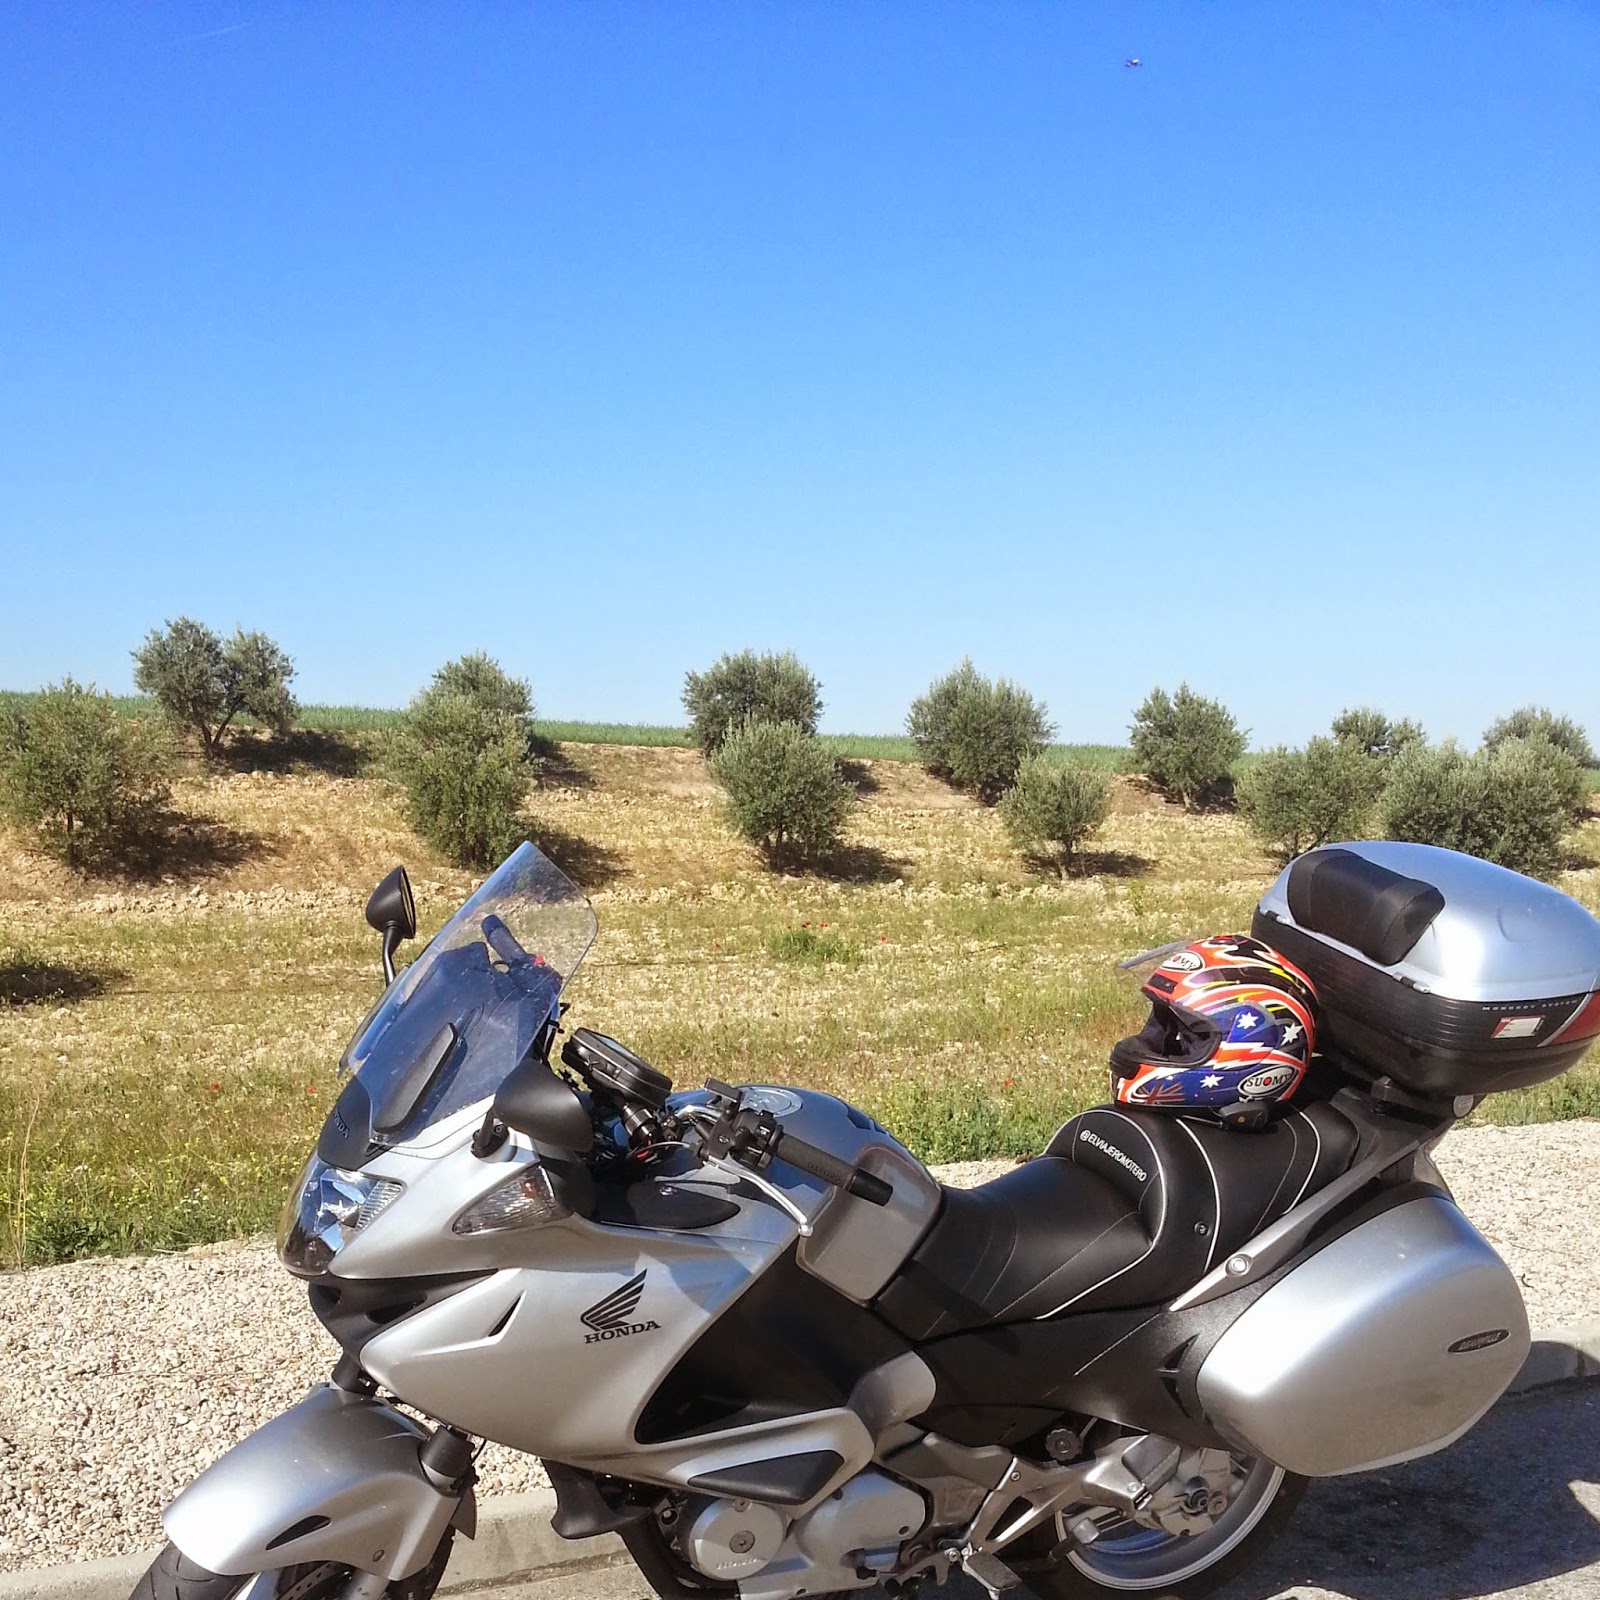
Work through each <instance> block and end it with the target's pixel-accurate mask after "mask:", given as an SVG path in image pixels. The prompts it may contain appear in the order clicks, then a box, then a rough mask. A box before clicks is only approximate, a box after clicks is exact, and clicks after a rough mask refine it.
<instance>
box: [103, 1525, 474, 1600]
mask: <svg viewBox="0 0 1600 1600" xmlns="http://www.w3.org/2000/svg"><path fill="white" fill-rule="evenodd" d="M454 1537H455V1530H454V1529H447V1530H446V1532H445V1536H444V1538H443V1539H441V1540H440V1541H439V1548H438V1549H437V1550H436V1551H435V1552H434V1556H433V1559H432V1560H431V1561H430V1562H429V1563H428V1564H427V1566H425V1567H424V1568H423V1569H422V1571H421V1572H417V1573H413V1574H412V1576H411V1577H409V1578H403V1579H401V1580H400V1581H399V1582H397V1583H391V1584H390V1585H389V1586H388V1588H387V1589H386V1590H385V1591H384V1600H431V1597H432V1595H433V1591H434V1590H435V1589H437V1588H438V1587H439V1580H440V1579H441V1578H442V1577H443V1576H444V1569H445V1564H446V1563H447V1562H448V1561H449V1559H450V1546H451V1543H452V1541H453V1539H454ZM353 1576H354V1573H353V1572H352V1570H351V1569H350V1568H349V1567H345V1566H340V1565H339V1563H338V1562H335V1561H308V1562H305V1563H303V1564H302V1565H300V1566H297V1567H279V1568H278V1569H277V1570H276V1571H274V1572H254V1573H245V1574H244V1576H243V1577H239V1576H232V1577H230V1576H228V1575H227V1574H225V1573H221V1572H209V1571H207V1569H206V1568H204V1567H202V1566H200V1565H199V1564H198V1563H197V1562H193V1561H191V1560H190V1559H189V1558H188V1556H186V1555H185V1554H184V1553H183V1552H182V1551H181V1550H180V1549H179V1548H178V1547H177V1545H175V1544H169V1545H168V1546H167V1547H166V1549H164V1550H163V1551H162V1552H161V1554H160V1555H158V1556H157V1557H156V1558H155V1560H154V1561H153V1562H152V1563H151V1565H150V1569H149V1571H148V1572H146V1573H145V1575H144V1576H143V1577H142V1578H140V1580H139V1582H138V1583H137V1584H136V1585H135V1586H134V1591H133V1594H132V1596H131V1600H246V1597H247V1593H248V1600H339V1597H340V1596H341V1595H342V1594H343V1593H344V1591H345V1589H346V1588H347V1587H348V1585H349V1583H350V1580H351V1578H352V1577H353Z"/></svg>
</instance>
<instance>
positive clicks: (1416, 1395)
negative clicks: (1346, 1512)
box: [1197, 1193, 1528, 1477]
mask: <svg viewBox="0 0 1600 1600" xmlns="http://www.w3.org/2000/svg"><path fill="white" fill-rule="evenodd" d="M1527 1353H1528V1318H1527V1313H1526V1311H1525V1310H1524V1308H1523V1304H1522V1297H1521V1295H1520V1294H1519V1293H1518V1291H1517V1285H1516V1280H1515V1279H1514V1278H1513V1277H1512V1275H1511V1272H1510V1269H1509V1268H1508V1267H1507V1266H1506V1264H1505V1263H1504V1262H1503V1261H1502V1260H1501V1259H1500V1257H1499V1256H1497V1255H1496V1254H1495V1252H1494V1251H1493V1249H1491V1248H1490V1246H1489V1244H1488V1243H1487V1241H1486V1240H1485V1239H1484V1238H1483V1236H1482V1235H1481V1234H1480V1233H1478V1231H1477V1230H1476V1229H1475V1228H1474V1227H1473V1226H1472V1224H1471V1223H1470V1222H1468V1221H1467V1219H1466V1218H1465V1217H1464V1216H1462V1214H1461V1213H1460V1211H1458V1210H1457V1209H1456V1207H1455V1206H1454V1205H1453V1204H1451V1202H1450V1201H1449V1200H1448V1199H1446V1198H1445V1197H1444V1196H1443V1195H1441V1194H1436V1193H1435V1194H1427V1195H1421V1196H1418V1197H1416V1198H1413V1199H1411V1200H1407V1201H1404V1202H1403V1203H1401V1204H1400V1205H1397V1206H1394V1207H1392V1208H1391V1209H1389V1210H1387V1211H1384V1212H1382V1213H1381V1214H1379V1215H1378V1216H1375V1217H1372V1218H1369V1219H1368V1220H1367V1221H1366V1222H1363V1223H1361V1224H1360V1225H1359V1226H1357V1227H1355V1228H1353V1229H1351V1231H1350V1232H1348V1233H1346V1234H1343V1235H1342V1236H1340V1237H1339V1238H1337V1239H1335V1240H1333V1241H1332V1242H1331V1243H1330V1244H1328V1245H1327V1246H1326V1247H1325V1248H1323V1249H1322V1250H1319V1251H1318V1252H1317V1253H1316V1254H1315V1255H1313V1256H1310V1257H1309V1258H1307V1259H1306V1260H1304V1261H1302V1262H1301V1263H1300V1264H1299V1265H1298V1266H1296V1267H1295V1268H1294V1269H1293V1270H1292V1271H1290V1272H1289V1273H1288V1274H1287V1276H1285V1277H1284V1278H1282V1279H1281V1280H1280V1281H1279V1282H1277V1283H1276V1284H1274V1285H1273V1286H1272V1287H1271V1288H1270V1289H1268V1290H1267V1292H1266V1293H1265V1294H1263V1295H1262V1296H1261V1298H1260V1299H1259V1300H1257V1301H1256V1302H1255V1303H1254V1304H1253V1305H1252V1306H1251V1307H1250V1308H1249V1309H1248V1310H1247V1311H1245V1312H1244V1313H1243V1315H1241V1316H1240V1317H1239V1319H1238V1320H1237V1321H1236V1322H1235V1323H1233V1325H1232V1326H1231V1327H1230V1328H1229V1329H1228V1330H1227V1332H1226V1333H1224V1334H1223V1335H1222V1337H1221V1338H1220V1339H1218V1340H1217V1342H1216V1344H1215V1345H1214V1346H1213V1347H1212V1349H1211V1351H1210V1353H1209V1354H1208V1355H1207V1357H1206V1359H1205V1361H1204V1363H1203V1364H1202V1366H1201V1368H1200V1372H1199V1376H1198V1382H1197V1387H1198V1393H1199V1399H1200V1402H1201V1405H1202V1406H1203V1408H1204V1410H1205V1413H1206V1416H1207V1417H1208V1418H1209V1419H1210V1421H1211V1422H1212V1424H1213V1425H1214V1426H1215V1427H1216V1428H1217V1429H1218V1431H1219V1432H1220V1433H1222V1434H1223V1435H1224V1436H1225V1437H1227V1438H1229V1439H1231V1440H1233V1441H1234V1442H1235V1443H1237V1444H1238V1445H1239V1446H1240V1447H1241V1448H1243V1449H1245V1450H1247V1451H1248V1452H1249V1453H1250V1454H1252V1455H1262V1456H1266V1457H1267V1458H1268V1459H1269V1460H1271V1461H1275V1462H1277V1463H1278V1464H1279V1465H1280V1466H1283V1467H1287V1468H1288V1469H1289V1471H1291V1472H1298V1473H1303V1474H1305V1475H1306V1476H1308V1477H1334V1476H1338V1475H1339V1474H1342V1473H1347V1472H1363V1471H1367V1470H1369V1469H1371V1468H1374V1467H1382V1466H1388V1465H1391V1464H1392V1463H1395V1462H1400V1461H1409V1460H1411V1459H1413V1458H1414V1457H1416V1456H1422V1455H1427V1454H1429V1453H1430V1452H1432V1451H1435V1450H1440V1449H1443V1448H1444V1447H1445V1446H1446V1445H1448V1444H1451V1443H1452V1442H1453V1441H1454V1440H1456V1439H1458V1438H1459V1437H1460V1436H1461V1435H1462V1434H1463V1433H1465V1432H1466V1431H1467V1429H1468V1428H1470V1427H1471V1426H1472V1425H1473V1423H1475V1422H1476V1421H1477V1420H1478V1418H1479V1417H1481V1416H1482V1415H1483V1413H1484V1412H1485V1411H1487V1410H1488V1409H1489V1407H1490V1406H1491V1405H1493V1404H1494V1402H1495V1401H1496V1400H1497V1399H1499V1397H1500V1396H1501V1394H1503V1393H1504V1391H1505V1388H1506V1385H1507V1384H1509V1383H1510V1382H1511V1380H1512V1378H1513V1377H1515V1376H1516V1373H1517V1371H1518V1369H1519V1368H1520V1367H1521V1365H1522V1362H1523V1359H1524V1357H1525V1356H1526V1355H1527Z"/></svg>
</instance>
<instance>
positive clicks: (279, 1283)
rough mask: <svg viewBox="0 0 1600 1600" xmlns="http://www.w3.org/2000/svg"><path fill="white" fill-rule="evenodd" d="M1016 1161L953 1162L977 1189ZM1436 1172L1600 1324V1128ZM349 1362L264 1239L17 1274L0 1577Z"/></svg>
mask: <svg viewBox="0 0 1600 1600" xmlns="http://www.w3.org/2000/svg"><path fill="white" fill-rule="evenodd" d="M1006 1165H1008V1163H994V1162H967V1163H962V1164H960V1165H958V1166H955V1167H949V1168H942V1169H939V1170H940V1174H941V1176H942V1177H943V1178H944V1179H945V1181H946V1182H950V1183H956V1184H963V1185H966V1184H972V1183H977V1182H981V1181H983V1179H984V1178H986V1177H989V1176H992V1175H994V1174H995V1173H997V1172H1000V1171H1003V1170H1005V1167H1006ZM1439 1166H1440V1168H1441V1170H1442V1171H1443V1173H1444V1175H1445V1178H1446V1179H1447V1181H1448V1182H1449V1183H1450V1185H1451V1187H1452V1188H1453V1189H1454V1191H1455V1193H1456V1197H1457V1199H1458V1200H1459V1201H1460V1203H1461V1206H1462V1208H1463V1210H1464V1211H1465V1212H1466V1213H1467V1215H1468V1216H1469V1217H1471V1219H1472V1220H1473V1222H1474V1223H1475V1224H1476V1225H1477V1226H1478V1227H1479V1228H1480V1229H1481V1230H1482V1232H1483V1233H1484V1234H1485V1235H1486V1236H1487V1237H1488V1238H1489V1239H1490V1240H1491V1241H1492V1242H1493V1244H1494V1246H1495V1248H1496V1249H1497V1250H1499V1251H1500V1253H1501V1255H1503V1256H1504V1257H1505V1259H1506V1261H1507V1262H1508V1263H1509V1264H1510V1266H1511V1268H1512V1270H1513V1271H1514V1272H1515V1273H1516V1275H1517V1277H1518V1279H1519V1281H1520V1282H1521V1284H1522V1292H1523V1297H1524V1299H1525V1300H1526V1301H1527V1305H1528V1314H1529V1317H1530V1319H1531V1321H1532V1323H1533V1327H1534V1331H1535V1333H1536V1334H1545V1335H1548V1334H1551V1333H1554V1332H1556V1331H1558V1330H1560V1329H1563V1328H1567V1327H1570V1326H1573V1325H1575V1324H1578V1323H1582V1322H1585V1321H1588V1320H1590V1319H1592V1318H1594V1317H1597V1316H1600V1258H1597V1254H1596V1252H1595V1250H1594V1248H1593V1240H1594V1238H1595V1235H1596V1231H1597V1228H1600V1182H1597V1176H1596V1175H1597V1172H1600V1122H1565V1123H1546V1124H1541V1125H1538V1126H1533V1127H1521V1128H1497V1127H1482V1128H1467V1129H1463V1130H1461V1131H1460V1132H1458V1133H1455V1134H1453V1135H1452V1136H1451V1137H1450V1138H1449V1139H1448V1140H1447V1141H1446V1143H1445V1144H1444V1146H1443V1147H1442V1148H1441V1151H1440V1154H1439ZM335 1354H336V1351H335V1347H334V1345H333V1343H332V1341H331V1340H330V1339H329V1338H328V1336H327V1335H326V1334H325V1333H324V1332H323V1331H322V1329H321V1327H320V1326H319V1325H318V1324H317V1322H316V1320H315V1318H313V1317H312V1315H311V1313H310V1310H309V1309H308V1308H307V1306H306V1303H305V1296H304V1290H303V1289H302V1288H301V1286H300V1285H299V1284H298V1283H296V1282H295V1281H294V1280H293V1279H291V1278H289V1276H288V1275H287V1274H286V1273H284V1272H283V1271H282V1270H281V1269H280V1268H279V1267H278V1265H277V1262H276V1259H275V1257H274V1255H273V1253H272V1250H271V1248H270V1246H269V1245H268V1244H267V1243H265V1242H264V1241H260V1240H249V1241H244V1242H241V1243H237V1244H227V1245H214V1246H210V1247H207V1248H205V1249H201V1250H192V1251H187V1252H185V1253H183V1254H181V1255H173V1256H155V1257H137V1258H130V1259H120V1260H108V1261H81V1262H74V1263H72V1264H70V1265H67V1266H61V1267H47V1268H42V1269H40V1270H37V1271H32V1272H25V1273H15V1274H10V1275H7V1276H3V1277H0V1570H5V1569H17V1568H23V1567H36V1566H45V1565H50V1564H54V1563H57V1562H63V1561H80V1560H90V1559H93V1558H95V1557H99V1556H108V1555H117V1554H122V1553H125V1552H130V1551H135V1550H141V1549H145V1548H149V1547H151V1546H153V1545H156V1544H159V1543H160V1542H161V1530H160V1509H161V1507H162V1505H163V1504H164V1503H165V1502H166V1501H167V1500H169V1499H170V1498H171V1497H172V1496H173V1495H174V1494H175V1493H177V1491H178V1490H179V1489H180V1488H181V1487H182V1486H183V1485H184V1484H185V1483H187V1482H188V1481H189V1480H190V1479H191V1478H193V1477H194V1475H195V1474H196V1473H197V1472H198V1471H199V1470H200V1469H201V1468H202V1467H204V1466H205V1465H206V1464H207V1463H209V1462H210V1461H212V1460H213V1459H214V1458H215V1457H216V1456H217V1455H219V1454H220V1453H221V1452H222V1451H223V1450H225V1449H226V1448H227V1447H228V1446H229V1445H231V1444H233V1443H234V1442H235V1441H237V1440H238V1439H240V1438H242V1437H243V1436H244V1435H245V1434H247V1433H249V1432H250V1431H251V1430H252V1429H254V1428H255V1427H257V1426H259V1425H260V1423H262V1422H264V1421H265V1420H266V1419H267V1418H268V1417H270V1416H272V1415H274V1414H275V1413H277V1412H278V1411H281V1410H282V1409H284V1407H286V1406H288V1405H291V1404H292V1403H293V1402H294V1401H295V1400H297V1399H299V1398H300V1396H301V1395H303V1394H304V1393H305V1391H306V1390H307V1389H308V1388H309V1387H310V1386H311V1385H312V1384H314V1383H318V1382H320V1381H322V1379H323V1378H325V1377H326V1375H327V1372H328V1369H329V1367H330V1366H331V1365H332V1362H333V1358H334V1355H335ZM480 1466H481V1468H482V1470H483V1483H482V1486H481V1492H482V1493H484V1494H496V1493H507V1492H512V1491H517V1490H524V1489H531V1488H536V1487H539V1486H541V1485H542V1484H543V1483H544V1482H545V1479H544V1476H543V1474H542V1472H541V1471H540V1470H539V1468H538V1466H537V1464H536V1463H535V1462H533V1461H532V1460H530V1459H529V1458H527V1457H522V1456H517V1455H515V1454H513V1453H512V1452H510V1451H505V1450H501V1449H498V1448H496V1447H491V1448H490V1449H488V1450H486V1451H485V1452H484V1456H483V1459H482V1461H481V1463H480Z"/></svg>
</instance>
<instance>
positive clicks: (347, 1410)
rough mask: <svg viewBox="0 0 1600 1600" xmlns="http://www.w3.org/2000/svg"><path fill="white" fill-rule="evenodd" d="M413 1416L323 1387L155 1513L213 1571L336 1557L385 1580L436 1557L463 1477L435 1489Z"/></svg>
mask: <svg viewBox="0 0 1600 1600" xmlns="http://www.w3.org/2000/svg"><path fill="white" fill-rule="evenodd" d="M427 1437H428V1435H427V1431H426V1430H425V1429H424V1428H423V1427H422V1426H421V1424H419V1423H416V1422H413V1421H412V1420H411V1418H409V1417H407V1416H404V1415H402V1414H401V1413H400V1412H398V1411H396V1410H394V1409H393V1408H392V1407H390V1406H386V1405H383V1404H381V1403H380V1402H379V1401H376V1400H371V1399H368V1398H366V1397H365V1396H363V1395H356V1394H350V1393H347V1392H346V1391H345V1390H343V1389H336V1388H332V1387H330V1386H325V1387H322V1388H318V1389H313V1390H312V1391H311V1393H310V1394H308V1395H307V1396H306V1397H305V1399H304V1400H302V1401H301V1402H300V1403H299V1405H297V1406H292V1407H291V1408H290V1409H289V1410H287V1411H285V1412H284V1413H283V1415H282V1416H278V1417H274V1418H273V1419H272V1421H271V1422H269V1423H267V1424H266V1425H265V1426H264V1427H261V1428H258V1429H257V1430H256V1431H255V1432H254V1433H253V1434H251V1435H250V1437H249V1438H248V1439H245V1440H243V1441H242V1442H241V1443H239V1444H236V1445H235V1446H234V1447H233V1449H231V1450H230V1451H229V1452H228V1453H227V1454H226V1455H225V1456H223V1457H222V1458H221V1459H220V1460H219V1461H217V1462H216V1463H214V1464H213V1465H212V1466H209V1467H207V1468H206V1470H205V1471H204V1472H202V1473H201V1474H200V1476H199V1477H198V1478H196V1479H195V1481H194V1482H193V1483H192V1484H190V1485H189V1487H188V1488H187V1489H185V1490H184V1491H183V1493H182V1494H180V1495H179V1496H178V1497H177V1499H176V1500H174V1501H173V1502H172V1504H171V1505H169V1506H168V1507H167V1509H166V1511H165V1512H164V1513H163V1515H162V1518H161V1523H162V1526H163V1527H164V1528H165V1529H166V1531H167V1537H168V1538H169V1539H171V1540H172V1542H173V1543H174V1544H175V1545H177V1547H178V1548H179V1549H180V1550H181V1551H183V1553H184V1554H185V1555H186V1556H188V1557H189V1559H190V1560H191V1561H197V1562H199V1564H200V1565H201V1566H202V1567H205V1568H207V1569H208V1570H209V1571H211V1572H218V1573H226V1574H228V1575H230V1576H231V1575H233V1574H239V1575H243V1574H245V1573H251V1572H266V1571H269V1570H271V1569H273V1568H275V1567H287V1566H293V1565H295V1564H297V1563H299V1562H302V1561H336V1562H338V1563H339V1564H340V1565H342V1566H350V1567H355V1568H357V1569H358V1570H360V1571H363V1572H374V1573H378V1574H379V1575H380V1576H382V1577H385V1578H389V1579H391V1580H393V1579H396V1578H409V1577H410V1576H411V1575H412V1574H413V1573H415V1572H420V1571H421V1570H422V1568H423V1567H425V1566H426V1565H427V1564H428V1562H429V1560H430V1559H431V1558H432V1556H433V1553H434V1551H435V1550H437V1549H438V1547H439V1541H440V1540H441V1539H442V1538H443V1537H444V1534H445V1530H446V1528H448V1527H449V1526H450V1524H451V1522H452V1521H457V1520H460V1521H463V1522H465V1523H466V1524H467V1525H468V1527H469V1528H470V1524H471V1519H472V1517H473V1515H474V1506H473V1498H472V1490H471V1488H470V1487H469V1488H467V1490H466V1491H465V1493H464V1494H462V1495H455V1494H450V1493H448V1492H441V1491H440V1490H438V1489H436V1488H435V1487H434V1486H433V1484H432V1483H431V1482H430V1481H429V1480H428V1478H427V1476H426V1474H425V1473H424V1472H423V1469H422V1462H421V1459H420V1452H421V1446H422V1442H423V1440H424V1439H426V1438H427Z"/></svg>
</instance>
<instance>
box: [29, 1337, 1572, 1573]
mask: <svg viewBox="0 0 1600 1600" xmlns="http://www.w3.org/2000/svg"><path fill="white" fill-rule="evenodd" d="M1596 1379H1600V1322H1588V1323H1583V1324H1581V1325H1580V1326H1577V1327H1573V1328H1561V1329H1557V1330H1556V1331H1555V1332H1553V1333H1551V1334H1549V1335H1548V1336H1546V1337H1545V1338H1542V1339H1537V1340H1535V1341H1534V1345H1533V1348H1532V1349H1531V1350H1530V1351H1529V1352H1528V1359H1527V1360H1526V1361H1524V1362H1523V1364H1522V1370H1521V1371H1520V1372H1519V1373H1518V1374H1517V1376H1516V1377H1515V1378H1513V1379H1512V1380H1511V1386H1510V1387H1509V1388H1508V1389H1507V1390H1506V1394H1507V1395H1508V1396H1512V1395H1524V1394H1532V1393H1535V1392H1537V1391H1538V1390H1540V1389H1552V1388H1558V1387H1560V1386H1561V1385H1562V1384H1568V1383H1583V1382H1593V1381H1594V1380H1596ZM555 1508H556V1500H555V1496H554V1495H553V1494H552V1493H551V1492H550V1490H548V1489H536V1490H534V1491H533V1492H532V1493H531V1494H508V1495H496V1496H495V1497H494V1499H492V1500H484V1501H481V1502H480V1503H479V1506H478V1537H477V1538H476V1539H472V1540H467V1539H457V1540H456V1548H455V1552H454V1554H453V1555H452V1556H451V1558H450V1567H449V1570H448V1571H447V1572H446V1573H445V1578H444V1582H443V1583H442V1584H440V1586H439V1592H440V1593H441V1594H458V1593H460V1592H462V1591H463V1590H470V1589H482V1588H487V1587H488V1586H490V1585H491V1584H499V1583H512V1582H515V1581H516V1580H517V1579H519V1578H527V1577H532V1576H534V1575H535V1574H538V1573H552V1572H557V1571H559V1570H560V1569H561V1568H563V1567H566V1568H571V1569H573V1570H575V1571H577V1570H582V1569H583V1568H585V1567H595V1566H600V1565H602V1564H605V1563H609V1562H612V1561H615V1560H617V1559H618V1558H619V1557H620V1556H622V1555H623V1554H624V1553H625V1552H624V1550H623V1546H622V1541H621V1540H620V1539H619V1538H617V1536H616V1535H615V1534H605V1535H602V1536H601V1537H600V1538H598V1539H584V1540H582V1541H580V1542H577V1543H571V1542H569V1541H567V1540H565V1539H562V1538H560V1537H558V1536H557V1534H556V1532H555V1530H554V1529H553V1528H552V1527H551V1526H550V1518H551V1516H552V1514H553V1513H554V1511H555ZM155 1558H156V1551H154V1550H147V1551H144V1552H143V1553H142V1554H139V1555H132V1556H108V1557H107V1558H106V1559H104V1560H102V1561H74V1562H70V1563H68V1564H66V1565H65V1566H59V1567H38V1568H35V1569H33V1570H32V1571H25V1572H0V1600H128V1596H129V1595H130V1594H131V1593H132V1592H133V1586H134V1585H135V1584H136V1583H137V1582H138V1581H139V1579H140V1577H141V1576H142V1575H143V1573H144V1570H145V1568H146V1567H148V1566H149V1565H150V1563H151V1562H152V1561H154V1560H155Z"/></svg>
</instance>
